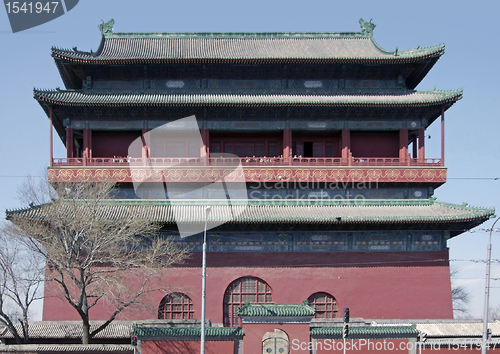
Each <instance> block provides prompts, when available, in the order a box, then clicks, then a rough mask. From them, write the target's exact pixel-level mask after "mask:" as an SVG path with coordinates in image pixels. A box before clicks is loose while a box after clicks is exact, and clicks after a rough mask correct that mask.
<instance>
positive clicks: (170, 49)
mask: <svg viewBox="0 0 500 354" xmlns="http://www.w3.org/2000/svg"><path fill="white" fill-rule="evenodd" d="M443 53H444V45H439V46H434V47H429V48H415V49H412V50H400V51H398V50H395V51H387V50H384V49H382V48H381V47H380V46H379V45H378V44H377V43H376V42H375V41H374V40H373V37H372V36H371V35H369V34H363V33H331V32H326V33H293V32H287V33H111V34H108V35H105V36H103V37H102V41H101V44H100V46H99V49H98V51H97V52H95V53H93V52H84V51H78V50H69V49H59V48H52V56H53V57H54V58H56V59H63V60H65V61H68V62H74V63H89V64H110V63H166V62H234V61H240V62H241V61H251V62H270V61H271V62H293V61H328V62H338V63H352V62H354V63H365V62H372V63H373V62H376V63H408V62H416V61H422V60H426V59H428V58H432V57H439V56H441V55H442V54H443Z"/></svg>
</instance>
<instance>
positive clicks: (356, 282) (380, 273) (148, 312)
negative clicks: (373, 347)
mask: <svg viewBox="0 0 500 354" xmlns="http://www.w3.org/2000/svg"><path fill="white" fill-rule="evenodd" d="M423 254H426V255H428V257H427V258H425V257H423V256H422V255H423ZM280 255H281V258H280V257H278V260H279V259H281V260H282V261H283V263H282V264H281V265H279V264H276V263H274V265H267V266H266V264H269V263H272V262H270V261H271V260H272V259H273V254H269V253H262V254H259V253H255V257H260V258H256V259H254V260H253V261H252V259H251V256H252V254H245V253H236V254H235V258H236V257H239V259H240V260H245V261H246V262H248V263H246V264H255V265H256V266H255V267H248V266H237V265H236V264H237V262H235V261H234V259H233V265H232V266H224V254H222V253H209V254H208V257H207V264H208V269H207V318H208V319H210V320H211V321H212V323H222V322H223V297H224V292H225V290H226V288H227V286H228V285H229V284H230V283H231V282H233V281H234V280H236V279H238V278H240V277H246V276H252V277H257V278H260V279H262V280H264V281H266V282H267V283H268V284H269V286H270V287H271V288H272V291H273V300H274V302H275V303H277V304H299V303H301V302H302V300H305V299H307V298H308V297H309V296H310V295H311V294H313V293H315V292H327V293H330V294H332V295H333V296H334V297H335V298H336V299H337V305H338V308H339V309H341V308H343V307H346V306H348V307H350V309H351V317H363V318H366V319H382V318H388V319H408V318H411V319H426V318H428V319H431V318H453V310H452V302H451V284H450V270H449V266H448V263H447V262H437V261H435V260H438V259H443V258H445V259H447V258H448V257H447V252H406V253H405V252H400V253H398V252H394V253H392V256H391V254H390V253H387V254H386V255H385V258H384V253H381V254H380V255H379V254H377V253H375V252H372V253H366V254H365V256H363V254H362V253H358V254H349V253H339V254H338V255H336V254H329V253H325V254H322V253H316V254H314V257H315V258H313V257H312V256H311V257H309V256H307V254H306V255H304V258H303V259H301V257H300V254H295V255H293V256H292V255H291V257H292V259H293V261H294V262H296V263H295V264H322V266H308V267H293V266H286V265H287V264H288V263H286V262H285V258H286V254H283V253H282V254H280ZM419 255H420V257H421V259H420V260H419V259H418V258H419ZM430 255H434V260H433V259H432V258H430ZM377 256H378V257H380V258H379V261H377ZM336 257H342V258H340V259H338V258H337V259H336ZM349 257H352V258H354V260H352V261H351V262H348V261H347V260H348V259H349ZM265 258H267V259H269V260H270V261H268V262H267V263H266V262H264V261H262V262H259V259H261V260H263V259H265ZM414 258H417V259H416V260H415V259H414ZM218 259H220V260H219V261H217V260H218ZM314 259H316V260H317V261H315V260H314ZM342 259H343V260H344V261H342ZM391 259H392V261H391ZM405 259H406V261H405ZM412 259H414V260H412ZM307 262H312V263H307ZM328 263H331V264H332V265H334V266H330V267H329V266H327V264H328ZM199 264H201V260H200V263H199ZM215 265H217V267H215ZM200 268H201V267H185V268H174V269H168V270H164V272H163V278H162V279H161V284H162V285H163V286H166V287H167V286H168V288H169V289H171V291H179V292H183V293H185V294H186V295H188V296H189V297H190V298H191V299H192V301H193V303H194V312H195V313H194V318H200V317H201V313H200V311H201V269H200ZM58 294H60V290H59V289H58V288H57V285H56V284H55V283H47V284H46V286H45V295H46V296H47V297H46V298H45V299H44V309H43V319H44V320H52V321H56V320H78V319H79V317H78V315H77V313H76V311H75V310H74V309H73V308H71V307H70V306H69V305H68V304H66V303H65V302H64V301H63V300H61V299H60V298H59V297H57V295H58ZM163 296H164V293H161V292H155V293H150V294H148V295H147V296H145V297H144V298H143V302H145V303H148V304H150V308H149V309H144V308H141V309H137V308H135V309H134V308H131V309H129V310H126V311H124V312H123V313H122V314H121V315H119V316H118V319H122V320H136V319H152V318H156V316H157V313H156V311H157V306H158V304H159V303H160V301H161V299H162V298H163ZM110 312H111V309H110V308H109V306H108V305H106V303H104V302H103V303H101V304H100V305H99V306H96V307H94V308H93V309H92V311H91V314H92V319H93V320H104V319H106V318H107V316H108V314H109V313H110Z"/></svg>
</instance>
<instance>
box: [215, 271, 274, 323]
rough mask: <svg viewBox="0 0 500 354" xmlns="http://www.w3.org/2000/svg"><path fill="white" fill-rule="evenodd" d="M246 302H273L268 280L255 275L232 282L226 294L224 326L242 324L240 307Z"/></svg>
mask: <svg viewBox="0 0 500 354" xmlns="http://www.w3.org/2000/svg"><path fill="white" fill-rule="evenodd" d="M246 302H249V303H251V304H272V303H273V294H272V293H271V288H270V287H269V285H267V283H266V282H264V281H262V280H260V279H258V278H253V277H246V278H240V279H238V280H235V281H234V282H232V283H231V284H230V285H229V286H228V287H227V289H226V293H225V294H224V326H240V325H241V321H240V318H239V317H238V309H239V308H240V307H241V306H243V305H244V304H245V303H246Z"/></svg>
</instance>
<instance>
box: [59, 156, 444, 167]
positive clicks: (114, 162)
mask: <svg viewBox="0 0 500 354" xmlns="http://www.w3.org/2000/svg"><path fill="white" fill-rule="evenodd" d="M240 163H241V165H242V166H255V167H266V166H279V167H284V166H304V167H307V166H318V167H335V166H338V167H348V166H353V167H402V166H410V167H442V163H441V159H419V158H410V157H408V158H405V159H400V158H386V157H352V156H349V157H347V158H340V157H293V158H292V157H291V158H283V157H242V158H238V157H233V158H231V157H211V158H209V159H208V161H207V159H206V158H204V157H152V158H135V157H94V158H87V159H85V158H83V157H76V158H54V159H53V166H54V167H78V166H93V167H124V166H127V167H146V166H151V167H190V166H207V165H209V166H221V167H223V166H238V165H239V164H240Z"/></svg>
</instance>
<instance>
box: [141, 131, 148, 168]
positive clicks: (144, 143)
mask: <svg viewBox="0 0 500 354" xmlns="http://www.w3.org/2000/svg"><path fill="white" fill-rule="evenodd" d="M147 132H148V129H143V130H142V131H141V141H142V151H141V158H142V164H143V165H144V166H146V165H148V163H147V161H148V158H149V154H150V150H149V149H150V147H148V142H147V141H146V137H145V134H146V133H147Z"/></svg>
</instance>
